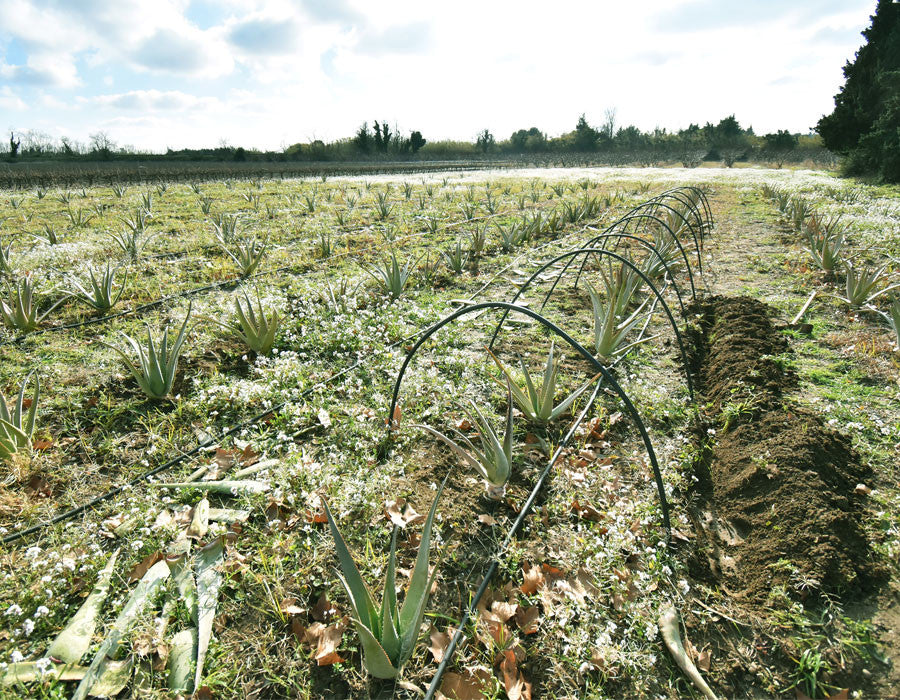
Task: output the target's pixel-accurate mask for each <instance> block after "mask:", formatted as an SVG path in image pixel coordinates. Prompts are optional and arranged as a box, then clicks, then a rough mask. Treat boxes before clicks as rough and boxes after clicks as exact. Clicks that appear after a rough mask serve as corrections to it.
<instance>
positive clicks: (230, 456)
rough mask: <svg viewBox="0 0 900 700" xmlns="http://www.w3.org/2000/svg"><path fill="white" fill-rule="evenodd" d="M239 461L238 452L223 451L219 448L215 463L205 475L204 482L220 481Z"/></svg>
mask: <svg viewBox="0 0 900 700" xmlns="http://www.w3.org/2000/svg"><path fill="white" fill-rule="evenodd" d="M237 459H238V452H237V450H223V449H222V448H221V447H217V448H216V454H215V456H214V457H213V463H212V465H210V467H209V469H208V470H207V472H206V474H204V475H203V481H218V480H219V479H221V478H222V477H223V476H225V474H226V473H228V471H229V470H230V469H231V468H232V467H233V466H234V465H235V464H236V463H237Z"/></svg>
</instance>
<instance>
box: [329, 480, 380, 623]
mask: <svg viewBox="0 0 900 700" xmlns="http://www.w3.org/2000/svg"><path fill="white" fill-rule="evenodd" d="M322 505H324V506H325V517H326V518H327V519H328V527H329V529H330V530H331V536H332V537H333V538H334V547H335V549H336V550H337V555H338V563H340V565H341V571H342V572H343V574H344V578H343V579H342V580H343V581H344V585H345V586H346V588H347V592H348V593H349V595H350V603H351V604H352V605H353V610H354V612H355V613H356V617H357V619H359V620H360V621H361V622H362V624H363V625H364V626H368V627H369V629H373V630H377V629H378V610H377V609H376V608H375V603H374V602H372V594H371V593H369V588H368V586H366V582H365V581H363V577H362V576H361V575H360V573H359V569H358V568H356V562H354V561H353V557H352V556H351V555H350V550H349V549H348V548H347V543H346V542H345V541H344V537H343V535H341V532H340V530H338V527H337V523H335V521H334V516H333V515H332V514H331V508H330V507H329V506H328V501H326V500H325V499H324V498H323V499H322Z"/></svg>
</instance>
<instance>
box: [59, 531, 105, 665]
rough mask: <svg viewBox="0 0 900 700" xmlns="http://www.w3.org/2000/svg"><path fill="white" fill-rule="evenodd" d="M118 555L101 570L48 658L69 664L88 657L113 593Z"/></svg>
mask: <svg viewBox="0 0 900 700" xmlns="http://www.w3.org/2000/svg"><path fill="white" fill-rule="evenodd" d="M118 556H119V550H118V549H117V550H116V551H115V552H113V553H112V556H110V558H109V561H107V562H106V566H105V567H103V569H102V570H101V571H100V574H99V575H98V577H97V582H96V583H95V584H94V588H93V590H92V591H91V593H90V595H89V596H88V597H87V599H86V600H85V601H84V603H82V604H81V607H80V608H78V612H76V613H75V615H74V616H73V617H72V619H71V620H69V624H68V625H66V627H65V628H64V629H63V631H62V632H60V633H59V634H58V635H57V637H56V639H54V640H53V643H52V644H51V645H50V648H49V649H47V656H49V657H51V658H54V659H59V660H60V661H63V662H65V663H67V664H77V663H78V662H79V661H80V660H81V657H82V656H84V655H85V653H86V652H87V650H88V648H89V647H90V646H91V639H92V638H93V636H94V630H95V629H96V628H97V617H98V616H99V615H100V610H101V608H102V607H103V603H104V601H105V600H106V596H107V595H108V594H109V581H110V578H111V577H112V572H113V568H114V567H115V565H116V558H117V557H118Z"/></svg>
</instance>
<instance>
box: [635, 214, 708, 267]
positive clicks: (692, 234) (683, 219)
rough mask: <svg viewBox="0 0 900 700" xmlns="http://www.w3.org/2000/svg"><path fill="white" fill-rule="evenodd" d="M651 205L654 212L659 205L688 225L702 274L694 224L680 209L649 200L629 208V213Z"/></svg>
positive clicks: (698, 244) (699, 247) (699, 248)
mask: <svg viewBox="0 0 900 700" xmlns="http://www.w3.org/2000/svg"><path fill="white" fill-rule="evenodd" d="M651 207H653V208H654V212H655V211H656V210H658V209H659V208H660V207H662V208H663V209H668V210H669V211H671V212H673V213H675V214H677V215H678V216H680V217H681V220H682V221H683V222H684V223H685V225H686V226H687V227H688V231H690V232H691V237H692V238H693V239H694V249H695V250H696V251H697V269H698V270H699V271H700V273H701V274H702V273H703V259H702V257H701V255H700V250H701V248H702V247H703V246H701V245H700V241H699V239H698V238H697V232H696V231H695V230H694V225H693V224H692V223H691V222H690V221H688V220H687V217H686V216H685V215H684V214H682V213H681V212H680V211H678V210H677V209H675V208H674V207H670V206H669V205H668V204H663V203H661V202H654V201H653V200H651V201H649V202H644V203H643V204H638V205H637V206H636V207H635V208H634V209H632V210H631V212H630V214H640V213H641V210H642V209H649V208H651Z"/></svg>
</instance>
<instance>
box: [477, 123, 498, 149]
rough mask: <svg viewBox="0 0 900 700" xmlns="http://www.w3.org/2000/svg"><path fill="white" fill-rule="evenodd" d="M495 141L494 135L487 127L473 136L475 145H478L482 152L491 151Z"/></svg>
mask: <svg viewBox="0 0 900 700" xmlns="http://www.w3.org/2000/svg"><path fill="white" fill-rule="evenodd" d="M495 143H496V142H495V141H494V135H493V134H492V133H491V132H490V131H488V130H487V129H484V130H482V131H479V132H478V136H477V137H476V138H475V145H476V146H478V150H480V151H481V152H482V153H487V152H488V151H492V150H493V149H494V145H495Z"/></svg>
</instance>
